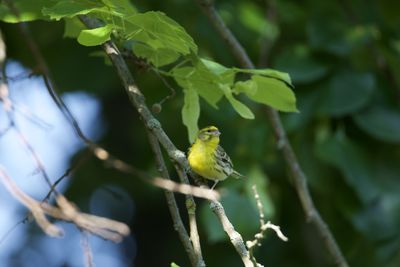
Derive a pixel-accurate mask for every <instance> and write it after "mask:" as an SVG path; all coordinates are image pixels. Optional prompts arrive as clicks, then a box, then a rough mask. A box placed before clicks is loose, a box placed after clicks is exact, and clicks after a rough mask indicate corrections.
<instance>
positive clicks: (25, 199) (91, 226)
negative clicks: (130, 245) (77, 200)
mask: <svg viewBox="0 0 400 267" xmlns="http://www.w3.org/2000/svg"><path fill="white" fill-rule="evenodd" d="M0 180H1V182H2V183H3V184H4V186H5V187H6V188H7V190H8V191H9V192H10V193H11V194H12V196H13V197H14V198H16V199H17V200H18V201H20V202H21V203H22V204H23V205H24V206H26V207H27V208H28V209H29V210H30V211H31V213H32V216H33V217H34V219H35V221H36V222H37V224H38V225H39V226H40V228H42V230H43V231H44V232H45V233H46V234H48V235H49V236H53V237H60V236H62V235H63V231H62V229H61V228H59V227H58V226H56V225H54V224H52V223H51V222H49V220H48V219H47V218H46V214H48V215H50V216H52V217H54V218H56V219H60V220H64V221H67V222H72V223H74V224H75V225H76V226H77V227H79V228H82V229H84V230H86V231H88V232H90V233H92V234H95V235H98V236H100V237H102V238H104V239H108V240H111V241H114V242H120V241H121V240H122V238H123V237H124V236H127V235H129V233H130V230H129V227H128V226H127V225H126V224H124V223H121V222H117V221H114V220H111V219H107V218H103V217H99V216H95V215H90V214H86V213H82V212H79V211H78V210H77V208H76V207H75V206H74V205H73V204H72V203H71V202H69V201H68V200H67V199H66V198H65V197H64V196H63V195H61V194H58V195H57V196H56V202H57V205H58V207H53V206H51V205H49V204H48V203H43V202H39V201H37V200H35V199H33V198H31V197H30V196H28V195H27V194H25V193H24V192H23V191H22V190H21V189H19V188H18V186H17V185H16V184H15V183H14V182H13V180H12V179H11V178H10V177H9V176H8V175H7V173H6V172H5V170H4V169H3V167H1V166H0Z"/></svg>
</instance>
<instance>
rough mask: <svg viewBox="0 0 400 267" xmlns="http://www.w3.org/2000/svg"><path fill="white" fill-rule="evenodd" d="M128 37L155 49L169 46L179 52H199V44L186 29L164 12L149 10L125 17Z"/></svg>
mask: <svg viewBox="0 0 400 267" xmlns="http://www.w3.org/2000/svg"><path fill="white" fill-rule="evenodd" d="M124 21H125V31H126V33H125V34H126V38H127V39H129V40H136V41H140V42H142V43H144V44H146V45H148V46H150V47H152V48H154V49H160V48H167V49H170V50H173V51H175V52H177V53H179V54H182V55H187V54H190V53H191V51H194V52H197V46H196V44H195V43H194V41H193V39H192V37H191V36H190V35H189V34H187V33H186V31H185V29H183V27H182V26H180V25H179V24H178V23H176V22H175V21H174V20H172V19H171V18H169V17H168V16H166V15H165V14H164V13H162V12H158V11H149V12H146V13H140V14H134V15H132V16H129V17H125V20H124Z"/></svg>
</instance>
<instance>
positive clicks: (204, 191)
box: [93, 147, 221, 200]
mask: <svg viewBox="0 0 400 267" xmlns="http://www.w3.org/2000/svg"><path fill="white" fill-rule="evenodd" d="M93 151H94V155H95V156H96V157H97V158H98V159H100V160H102V161H104V162H105V164H106V166H108V167H110V168H114V169H116V170H118V171H120V172H124V173H127V174H131V175H134V176H136V177H138V178H139V179H141V180H142V181H144V182H146V183H150V184H152V185H154V186H157V187H160V188H162V189H165V190H169V191H173V192H177V193H181V194H184V195H193V196H195V197H199V198H204V199H209V200H218V199H220V198H221V196H220V194H219V193H218V192H217V191H215V190H210V189H208V188H201V187H197V186H192V185H190V184H188V183H176V182H174V181H172V180H169V179H168V178H167V179H165V178H161V177H152V176H150V175H148V174H147V173H146V172H144V171H142V170H139V169H137V168H136V167H133V166H132V165H130V164H128V163H126V162H124V161H122V160H120V159H117V158H115V157H114V156H113V155H111V154H110V153H109V152H108V151H106V150H104V149H103V148H101V147H96V148H94V149H93Z"/></svg>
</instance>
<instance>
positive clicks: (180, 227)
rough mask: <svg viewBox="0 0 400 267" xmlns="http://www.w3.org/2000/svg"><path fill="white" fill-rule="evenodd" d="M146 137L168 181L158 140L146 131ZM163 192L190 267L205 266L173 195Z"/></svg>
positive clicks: (160, 170)
mask: <svg viewBox="0 0 400 267" xmlns="http://www.w3.org/2000/svg"><path fill="white" fill-rule="evenodd" d="M147 135H148V138H149V143H150V146H151V149H152V150H153V153H154V156H155V159H156V163H157V169H158V171H159V172H160V174H161V175H162V176H164V177H165V178H166V179H170V178H169V173H168V170H167V167H166V166H165V162H164V159H163V156H162V153H161V149H160V145H159V143H158V140H157V139H156V138H155V136H154V135H153V133H151V132H150V131H147ZM166 179H163V180H165V181H168V180H166ZM164 192H165V197H166V199H167V204H168V208H169V211H170V213H171V216H172V221H173V222H174V229H175V230H176V231H177V232H178V234H179V238H180V239H181V242H182V244H183V246H184V248H185V251H186V253H187V254H188V256H189V259H190V262H191V264H192V266H205V264H204V261H203V259H202V254H201V250H200V251H198V250H197V249H195V244H194V242H193V240H192V242H191V240H190V238H189V235H188V233H187V231H186V228H185V226H184V224H183V222H182V218H181V215H180V213H179V209H178V205H177V203H176V200H175V196H174V194H173V193H172V192H171V191H169V190H166V191H164Z"/></svg>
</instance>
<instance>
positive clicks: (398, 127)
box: [353, 107, 400, 143]
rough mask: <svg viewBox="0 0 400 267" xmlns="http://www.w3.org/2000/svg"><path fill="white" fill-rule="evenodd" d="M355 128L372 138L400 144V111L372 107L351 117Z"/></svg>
mask: <svg viewBox="0 0 400 267" xmlns="http://www.w3.org/2000/svg"><path fill="white" fill-rule="evenodd" d="M353 118H354V121H355V122H356V124H357V126H358V127H360V128H361V129H363V130H364V131H365V132H366V133H368V134H369V135H371V136H372V137H374V138H376V139H378V140H381V141H384V142H389V143H400V110H394V109H388V108H386V107H372V108H369V109H366V110H364V111H362V112H360V113H357V114H355V115H354V116H353Z"/></svg>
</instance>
